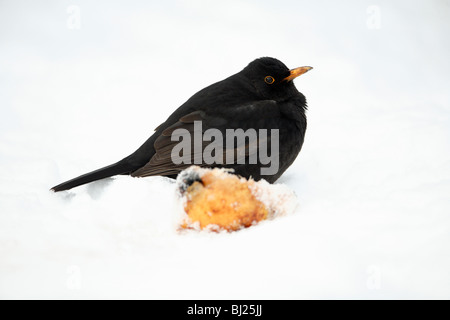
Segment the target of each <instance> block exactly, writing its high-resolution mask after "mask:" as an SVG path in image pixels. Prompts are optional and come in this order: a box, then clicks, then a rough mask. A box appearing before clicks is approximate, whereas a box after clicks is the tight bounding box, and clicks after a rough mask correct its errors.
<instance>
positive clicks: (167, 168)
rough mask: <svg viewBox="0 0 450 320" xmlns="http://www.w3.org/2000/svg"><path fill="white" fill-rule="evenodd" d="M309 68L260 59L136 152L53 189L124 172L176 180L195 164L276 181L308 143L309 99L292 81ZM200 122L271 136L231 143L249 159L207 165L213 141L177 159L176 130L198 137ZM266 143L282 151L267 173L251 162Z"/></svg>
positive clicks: (209, 90)
mask: <svg viewBox="0 0 450 320" xmlns="http://www.w3.org/2000/svg"><path fill="white" fill-rule="evenodd" d="M310 69H312V68H311V67H300V68H296V69H292V70H289V69H288V68H287V67H286V65H284V64H283V63H282V62H281V61H279V60H277V59H275V58H270V57H263V58H259V59H256V60H254V61H252V62H251V63H249V64H248V65H247V67H245V68H244V69H243V70H242V71H240V72H238V73H236V74H234V75H232V76H230V77H228V78H226V79H225V80H222V81H219V82H217V83H214V84H212V85H210V86H208V87H206V88H204V89H202V90H200V91H199V92H197V93H196V94H194V95H193V96H192V97H191V98H189V99H188V100H187V101H186V102H185V103H184V104H182V105H181V106H180V107H179V108H178V109H177V110H175V112H173V113H172V114H171V115H170V116H169V117H168V118H167V120H166V121H165V122H164V123H162V124H161V125H160V126H158V127H157V128H156V129H155V132H154V133H153V135H152V136H151V137H150V138H148V139H147V141H145V142H144V144H143V145H142V146H140V147H139V148H138V149H137V150H136V151H135V152H134V153H132V154H131V155H129V156H127V157H126V158H124V159H122V160H120V161H118V162H116V163H114V164H112V165H109V166H106V167H103V168H101V169H98V170H95V171H92V172H89V173H86V174H84V175H81V176H79V177H77V178H74V179H72V180H69V181H66V182H63V183H61V184H59V185H57V186H55V187H53V188H52V189H51V190H53V191H55V192H57V191H62V190H68V189H71V188H74V187H77V186H80V185H83V184H86V183H89V182H92V181H96V180H99V179H103V178H107V177H111V176H114V175H119V174H127V175H131V176H133V177H145V176H155V175H160V176H167V177H171V178H175V177H176V176H177V174H178V173H179V172H181V171H182V170H184V169H186V168H188V167H190V166H191V165H192V164H197V165H199V166H201V167H225V168H231V169H233V170H234V173H235V174H237V175H240V176H243V177H245V178H253V179H255V180H260V179H265V180H267V181H268V182H270V183H273V182H274V181H276V180H277V179H278V178H279V177H280V176H281V175H282V174H283V172H285V171H286V169H287V168H288V167H289V166H290V165H291V164H292V163H293V162H294V160H295V158H296V157H297V155H298V153H299V152H300V150H301V148H302V145H303V141H304V136H305V130H306V116H305V111H306V108H307V105H306V99H305V96H304V95H303V94H302V93H300V92H299V91H298V90H297V89H296V87H295V86H294V83H293V81H292V80H293V79H294V78H296V77H298V76H300V75H301V74H303V73H305V72H307V71H309V70H310ZM199 123H200V124H201V127H200V131H201V133H204V132H205V131H207V130H208V129H216V130H219V131H220V132H221V133H223V134H224V135H225V136H227V134H228V132H229V130H228V129H234V130H236V129H242V130H248V129H254V130H256V132H261V129H266V130H268V131H269V132H270V134H268V135H267V134H266V136H264V137H263V138H261V136H260V137H258V139H257V140H258V141H257V143H256V142H255V141H253V142H252V141H250V140H251V139H250V138H248V139H244V142H243V143H241V144H240V145H239V144H238V145H237V146H232V147H234V148H235V151H236V153H235V154H234V158H233V159H234V160H236V159H237V157H238V156H237V155H236V154H237V153H238V152H239V150H238V149H240V152H241V155H243V156H242V157H243V158H244V160H247V161H242V159H241V161H234V162H233V161H230V162H228V161H225V160H224V161H222V163H221V161H217V162H216V163H210V162H209V163H207V162H208V161H205V160H201V158H200V161H199V160H198V153H199V152H200V153H201V152H202V151H204V150H205V148H206V147H207V146H208V141H202V145H201V146H200V148H197V149H195V147H194V152H193V154H192V155H189V154H187V155H188V157H190V159H191V160H192V161H184V162H181V163H180V161H173V157H172V156H173V154H172V151H173V148H174V147H175V146H176V145H177V144H178V143H179V141H180V139H178V140H176V139H174V138H173V137H172V134H174V133H176V132H177V131H176V130H177V129H185V131H183V132H188V133H191V134H192V135H195V134H196V130H197V131H199V126H198V124H199ZM274 129H277V130H278V131H277V132H278V134H277V136H275V135H274V134H272V133H273V132H274V131H273V130H274ZM178 132H180V131H178ZM274 138H277V141H276V142H277V143H278V146H277V148H278V149H274V148H273V147H272V146H273V142H274V141H273V140H274ZM233 139H234V138H233ZM173 140H175V141H173ZM204 140H205V139H204ZM206 140H207V139H206ZM210 141H211V142H209V143H213V142H212V141H214V140H213V139H210ZM241 141H242V140H241ZM264 142H266V143H267V145H269V146H268V147H267V148H266V149H267V150H266V152H267V153H270V152H271V151H272V153H273V152H277V153H278V154H277V157H278V158H277V161H278V165H277V167H276V169H277V170H276V172H274V173H271V174H268V175H263V174H262V171H261V169H262V168H263V167H265V166H266V167H267V161H265V162H264V161H261V160H260V159H258V160H257V161H256V163H255V161H253V162H252V161H248V160H249V158H250V156H251V155H252V151H250V150H253V153H254V152H258V151H261V150H259V149H260V148H261V143H264ZM227 146H228V144H227ZM255 146H256V148H255ZM272 149H273V150H272ZM242 150H243V151H242ZM183 153H184V151H183ZM224 154H225V151H224ZM196 157H197V158H196ZM195 159H196V160H195ZM188 160H189V159H188Z"/></svg>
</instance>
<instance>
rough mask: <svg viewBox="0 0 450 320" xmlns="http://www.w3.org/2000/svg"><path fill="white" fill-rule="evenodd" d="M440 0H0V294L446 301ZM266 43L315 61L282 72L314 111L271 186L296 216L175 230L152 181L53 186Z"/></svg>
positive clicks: (160, 187) (125, 144)
mask: <svg viewBox="0 0 450 320" xmlns="http://www.w3.org/2000/svg"><path fill="white" fill-rule="evenodd" d="M73 5H75V11H74V8H73V7H71V6H73ZM77 9H79V12H80V20H79V22H80V24H79V25H78V24H77V23H76V16H75V17H74V16H73V14H74V12H76V11H77ZM449 14H450V5H449V3H448V1H444V0H435V1H426V2H425V1H395V3H391V2H389V1H370V2H369V1H346V2H345V3H344V4H343V3H337V2H336V3H335V2H332V1H317V2H315V3H314V4H312V3H311V2H308V3H306V2H303V1H275V2H274V1H237V0H231V1H226V2H224V1H222V2H217V3H216V2H211V1H200V0H196V1H176V2H171V1H163V2H161V1H159V2H154V1H151V2H144V1H128V2H127V3H126V4H125V3H122V4H118V3H116V2H114V3H112V2H110V1H96V2H95V4H93V3H92V1H84V0H79V1H70V2H69V1H58V2H52V3H50V2H49V3H45V4H43V3H39V4H38V3H37V2H36V1H20V2H16V1H2V2H1V3H0V57H1V58H0V84H1V85H0V108H1V109H0V110H1V117H0V298H63V299H72V298H74V299H78V298H149V299H166V298H173V299H181V298H188V299H218V298H224V299H279V298H287V299H299V298H325V299H328V298H340V299H346V298H357V299H381V298H386V299H394V298H405V299H413V298H427V299H428V298H446V299H448V298H450V274H449V273H450V272H449V270H450V201H449V200H450V198H449V195H450V148H449V147H450V144H449V136H450V117H449V116H450V103H449V102H450V99H449V88H450V83H449V74H450V64H449V63H448V57H449V56H450V38H449V37H448V30H450V28H449V27H450V19H449ZM73 19H75V24H74V20H73ZM78 26H79V27H80V28H79V29H77V27H78ZM260 56H273V57H277V58H279V59H280V60H282V61H283V62H285V63H286V64H287V65H288V66H289V67H292V68H293V67H298V66H302V65H311V66H313V67H314V70H312V71H311V72H308V73H307V74H305V75H304V76H302V77H300V78H299V79H297V80H295V81H296V85H297V87H298V88H299V90H300V91H302V92H303V93H304V94H305V95H306V97H307V99H308V102H309V111H308V121H309V126H308V130H307V136H306V141H305V144H304V148H303V150H302V152H301V154H300V156H299V158H298V159H297V160H296V162H295V163H294V164H293V165H292V166H291V168H290V169H289V170H288V171H287V172H286V173H285V175H284V176H283V177H282V178H281V179H280V181H279V183H283V184H285V185H287V186H288V187H289V188H291V189H292V190H294V191H295V193H296V194H297V196H298V199H299V207H298V209H297V210H296V212H295V213H294V214H292V215H288V216H286V217H280V218H278V219H275V220H273V221H266V222H263V223H261V224H259V225H257V226H255V227H252V228H249V229H245V230H242V231H239V232H235V233H230V234H228V233H221V234H212V233H198V232H187V233H182V234H180V233H177V232H176V227H175V223H174V221H175V219H174V213H175V212H176V206H177V205H176V202H174V199H175V185H174V183H173V182H172V181H170V180H168V179H165V178H162V177H154V178H145V179H134V178H131V177H127V176H120V177H116V178H114V179H106V180H103V181H99V182H96V183H92V184H90V185H88V186H83V187H80V188H76V189H73V190H71V191H69V192H63V193H58V194H54V193H52V192H50V191H49V188H50V187H52V186H54V185H55V184H57V183H60V182H62V181H64V180H67V179H69V178H72V177H74V176H77V175H79V174H82V173H84V172H87V171H90V170H93V169H96V168H98V167H101V166H104V165H107V164H109V163H112V162H114V161H116V160H119V159H121V158H122V157H124V156H126V155H128V154H129V153H131V152H132V151H134V150H135V149H136V148H137V147H138V146H139V145H140V144H141V143H143V142H144V141H145V139H147V137H148V136H149V135H150V134H151V133H152V130H153V129H154V128H155V127H156V126H158V125H159V124H160V123H161V122H162V121H163V120H164V119H165V118H166V117H167V116H168V115H169V114H170V113H171V112H172V111H173V110H174V109H175V108H176V107H178V106H179V105H180V104H181V103H183V102H184V101H185V100H186V99H187V98H189V97H190V96H191V95H192V94H193V93H194V92H196V91H197V90H199V89H201V88H203V87H205V86H206V85H208V84H210V83H213V82H215V81H218V80H221V79H223V78H225V77H227V76H229V75H230V74H232V73H234V72H237V71H239V70H241V69H242V68H243V67H245V65H246V64H247V63H248V62H250V61H251V60H253V59H255V58H257V57H260Z"/></svg>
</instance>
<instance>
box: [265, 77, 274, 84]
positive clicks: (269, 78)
mask: <svg viewBox="0 0 450 320" xmlns="http://www.w3.org/2000/svg"><path fill="white" fill-rule="evenodd" d="M264 82H265V83H267V84H272V83H274V82H275V79H274V78H273V77H271V76H267V77H265V78H264Z"/></svg>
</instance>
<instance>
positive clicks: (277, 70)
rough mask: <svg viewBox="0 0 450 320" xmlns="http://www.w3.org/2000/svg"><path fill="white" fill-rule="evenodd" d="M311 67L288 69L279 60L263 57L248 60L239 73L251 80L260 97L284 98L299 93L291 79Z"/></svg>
mask: <svg viewBox="0 0 450 320" xmlns="http://www.w3.org/2000/svg"><path fill="white" fill-rule="evenodd" d="M311 69H312V67H300V68H295V69H289V68H288V67H286V65H285V64H284V63H283V62H281V61H280V60H277V59H275V58H269V57H264V58H259V59H256V60H254V61H252V62H250V64H249V65H248V66H247V67H245V68H244V70H242V71H241V74H243V75H244V76H245V77H246V78H247V79H248V80H250V81H251V83H252V84H253V86H254V87H255V89H256V91H257V94H258V95H259V96H260V97H261V98H263V99H272V100H285V99H289V98H291V97H293V96H295V95H298V94H299V92H298V91H297V89H296V88H295V86H294V83H293V81H292V80H294V79H295V78H297V77H298V76H300V75H302V74H304V73H305V72H308V71H309V70H311Z"/></svg>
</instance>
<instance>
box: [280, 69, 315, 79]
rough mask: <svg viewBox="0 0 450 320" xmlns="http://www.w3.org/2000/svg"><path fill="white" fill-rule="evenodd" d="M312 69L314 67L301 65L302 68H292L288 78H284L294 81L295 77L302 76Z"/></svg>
mask: <svg viewBox="0 0 450 320" xmlns="http://www.w3.org/2000/svg"><path fill="white" fill-rule="evenodd" d="M311 69H312V67H300V68H295V69H292V70H290V73H291V74H290V75H289V76H287V77H286V78H284V79H283V80H286V81H292V80H294V79H295V78H297V77H298V76H301V75H302V74H304V73H306V72H308V71H309V70H311Z"/></svg>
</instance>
